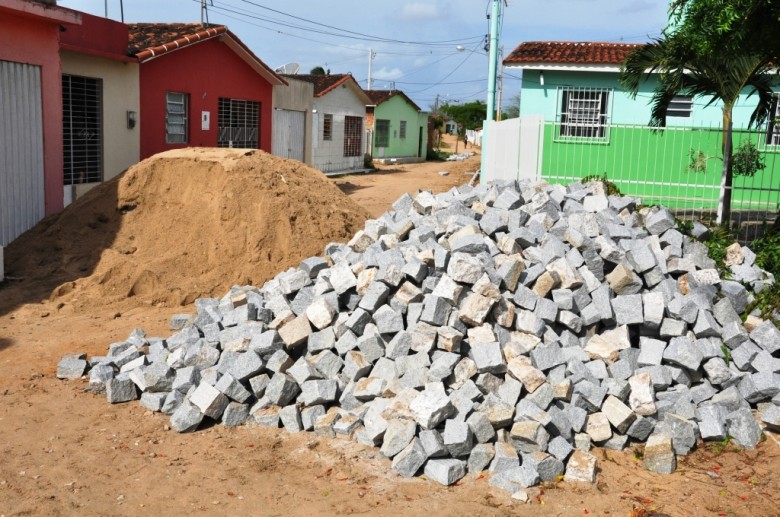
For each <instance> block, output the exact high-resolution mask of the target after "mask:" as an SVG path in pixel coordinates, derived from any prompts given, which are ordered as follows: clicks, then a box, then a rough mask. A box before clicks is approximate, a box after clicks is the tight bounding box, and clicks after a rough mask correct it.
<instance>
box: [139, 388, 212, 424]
mask: <svg viewBox="0 0 780 517" xmlns="http://www.w3.org/2000/svg"><path fill="white" fill-rule="evenodd" d="M133 388H135V386H133ZM202 421H203V413H201V412H200V409H198V408H197V407H196V406H195V405H193V404H192V403H191V402H190V401H189V400H184V401H183V402H182V403H181V405H180V406H179V407H178V408H177V409H176V411H174V412H173V414H172V415H171V428H172V429H173V430H174V431H176V432H179V433H191V432H193V431H195V430H196V429H197V428H198V426H199V425H200V423H201V422H202Z"/></svg>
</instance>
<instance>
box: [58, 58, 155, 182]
mask: <svg viewBox="0 0 780 517" xmlns="http://www.w3.org/2000/svg"><path fill="white" fill-rule="evenodd" d="M61 56H62V73H63V74H70V75H79V76H83V77H91V78H95V79H102V81H103V105H102V109H103V181H106V180H109V179H111V178H113V177H114V176H116V175H117V174H119V173H121V172H122V171H124V170H125V169H127V168H128V167H130V166H131V165H133V164H134V163H137V162H138V160H139V158H140V153H141V148H140V146H141V128H140V126H139V123H140V117H141V100H140V92H139V77H138V63H126V62H118V61H114V60H111V59H105V58H101V57H94V56H88V55H84V54H78V53H75V52H70V51H62V53H61ZM128 111H135V113H136V116H137V118H138V120H137V122H136V126H135V128H132V129H130V128H128V127H127V112H128ZM95 185H96V183H88V184H84V185H77V186H76V195H77V197H78V196H79V195H83V194H84V193H85V192H86V191H87V190H89V189H90V188H92V187H94V186H95Z"/></svg>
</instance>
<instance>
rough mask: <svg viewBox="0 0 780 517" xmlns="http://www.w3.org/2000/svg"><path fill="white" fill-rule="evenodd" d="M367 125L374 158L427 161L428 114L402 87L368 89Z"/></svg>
mask: <svg viewBox="0 0 780 517" xmlns="http://www.w3.org/2000/svg"><path fill="white" fill-rule="evenodd" d="M366 94H367V95H368V96H369V97H370V98H371V104H369V105H368V106H366V128H367V134H368V135H369V137H370V145H371V147H370V149H371V151H370V153H371V156H372V157H373V158H374V159H375V160H383V159H394V160H402V161H407V162H419V161H424V160H425V156H426V152H427V147H428V114H427V113H423V112H422V110H420V107H419V106H417V104H415V103H414V102H413V101H412V100H411V99H410V98H409V97H407V96H406V94H405V93H403V92H402V91H399V90H367V91H366Z"/></svg>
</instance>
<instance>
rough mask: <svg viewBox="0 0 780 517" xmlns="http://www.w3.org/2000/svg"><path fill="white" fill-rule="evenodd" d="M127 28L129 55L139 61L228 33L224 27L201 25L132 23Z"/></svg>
mask: <svg viewBox="0 0 780 517" xmlns="http://www.w3.org/2000/svg"><path fill="white" fill-rule="evenodd" d="M127 28H128V29H129V31H130V39H129V42H128V53H129V54H130V55H133V56H138V58H139V59H143V54H146V53H147V52H148V53H150V54H151V55H159V54H164V53H166V52H170V51H171V50H176V49H177V48H181V47H184V46H187V45H192V44H193V43H197V42H198V41H203V40H205V39H211V38H213V37H216V36H218V35H219V34H223V33H225V32H226V31H227V27H225V26H224V25H209V26H205V27H204V26H203V25H201V24H199V23H130V24H128V25H127Z"/></svg>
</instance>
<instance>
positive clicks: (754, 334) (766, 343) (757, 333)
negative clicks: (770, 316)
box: [750, 320, 780, 354]
mask: <svg viewBox="0 0 780 517" xmlns="http://www.w3.org/2000/svg"><path fill="white" fill-rule="evenodd" d="M750 339H751V340H753V342H754V343H755V344H756V345H758V346H759V347H761V348H763V349H764V350H766V351H767V352H769V353H770V354H774V353H775V352H777V351H778V350H780V330H778V329H777V327H775V326H774V324H773V323H772V322H771V321H768V320H767V321H765V322H763V323H762V324H760V325H759V326H757V327H756V328H754V329H753V330H752V331H751V332H750Z"/></svg>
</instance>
